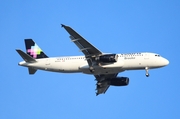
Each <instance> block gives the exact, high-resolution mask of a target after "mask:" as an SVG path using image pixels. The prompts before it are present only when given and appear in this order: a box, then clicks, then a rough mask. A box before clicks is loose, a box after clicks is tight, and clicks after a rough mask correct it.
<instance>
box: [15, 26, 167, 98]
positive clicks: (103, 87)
mask: <svg viewBox="0 0 180 119" xmlns="http://www.w3.org/2000/svg"><path fill="white" fill-rule="evenodd" d="M61 26H62V27H63V28H64V29H65V30H66V31H67V32H68V33H69V34H70V39H71V41H72V42H74V43H75V45H76V46H77V47H78V48H79V49H80V51H81V52H82V53H83V54H84V56H64V57H48V56H47V55H46V54H45V53H44V52H43V50H42V49H41V48H40V47H39V46H38V45H37V44H36V43H35V42H34V41H33V40H32V39H25V45H26V53H25V52H23V51H22V50H20V49H16V51H17V52H18V53H19V55H20V56H21V57H22V58H23V59H24V61H21V62H19V63H18V65H20V66H24V67H27V68H28V71H29V74H31V75H32V74H35V73H36V71H37V70H45V71H51V72H59V73H84V74H90V75H94V77H95V80H96V81H97V83H96V90H97V91H96V96H97V95H99V94H105V92H106V91H107V89H108V88H109V87H110V86H127V85H128V84H129V78H128V77H118V76H117V75H118V73H121V72H124V71H128V70H145V72H146V73H145V75H146V77H149V69H155V68H161V67H164V66H166V65H168V64H169V61H168V60H167V59H165V58H163V57H162V56H160V55H159V54H157V53H151V52H138V53H120V54H113V53H103V52H102V51H100V50H99V49H97V48H96V47H95V46H93V45H92V44H91V43H89V42H88V41H87V40H85V39H84V38H83V37H82V36H80V35H79V34H78V33H77V32H76V31H75V30H73V29H72V28H71V27H69V26H66V25H63V24H61Z"/></svg>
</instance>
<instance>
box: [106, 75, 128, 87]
mask: <svg viewBox="0 0 180 119" xmlns="http://www.w3.org/2000/svg"><path fill="white" fill-rule="evenodd" d="M128 84H129V78H128V77H116V78H112V79H110V85H112V86H127V85H128Z"/></svg>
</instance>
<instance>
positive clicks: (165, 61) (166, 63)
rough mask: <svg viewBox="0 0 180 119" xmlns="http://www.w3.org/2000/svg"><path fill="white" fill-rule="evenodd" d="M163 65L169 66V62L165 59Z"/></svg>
mask: <svg viewBox="0 0 180 119" xmlns="http://www.w3.org/2000/svg"><path fill="white" fill-rule="evenodd" d="M163 63H164V65H165V66H166V65H168V64H169V61H168V60H167V59H165V58H164V59H163Z"/></svg>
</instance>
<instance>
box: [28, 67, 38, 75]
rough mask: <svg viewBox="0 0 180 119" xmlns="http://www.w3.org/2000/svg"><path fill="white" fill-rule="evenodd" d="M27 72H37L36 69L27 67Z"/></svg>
mask: <svg viewBox="0 0 180 119" xmlns="http://www.w3.org/2000/svg"><path fill="white" fill-rule="evenodd" d="M28 71H29V74H35V73H36V71H37V69H34V68H31V67H29V68H28Z"/></svg>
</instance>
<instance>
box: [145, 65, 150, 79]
mask: <svg viewBox="0 0 180 119" xmlns="http://www.w3.org/2000/svg"><path fill="white" fill-rule="evenodd" d="M148 69H149V68H148V67H145V70H146V77H149V72H148Z"/></svg>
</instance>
